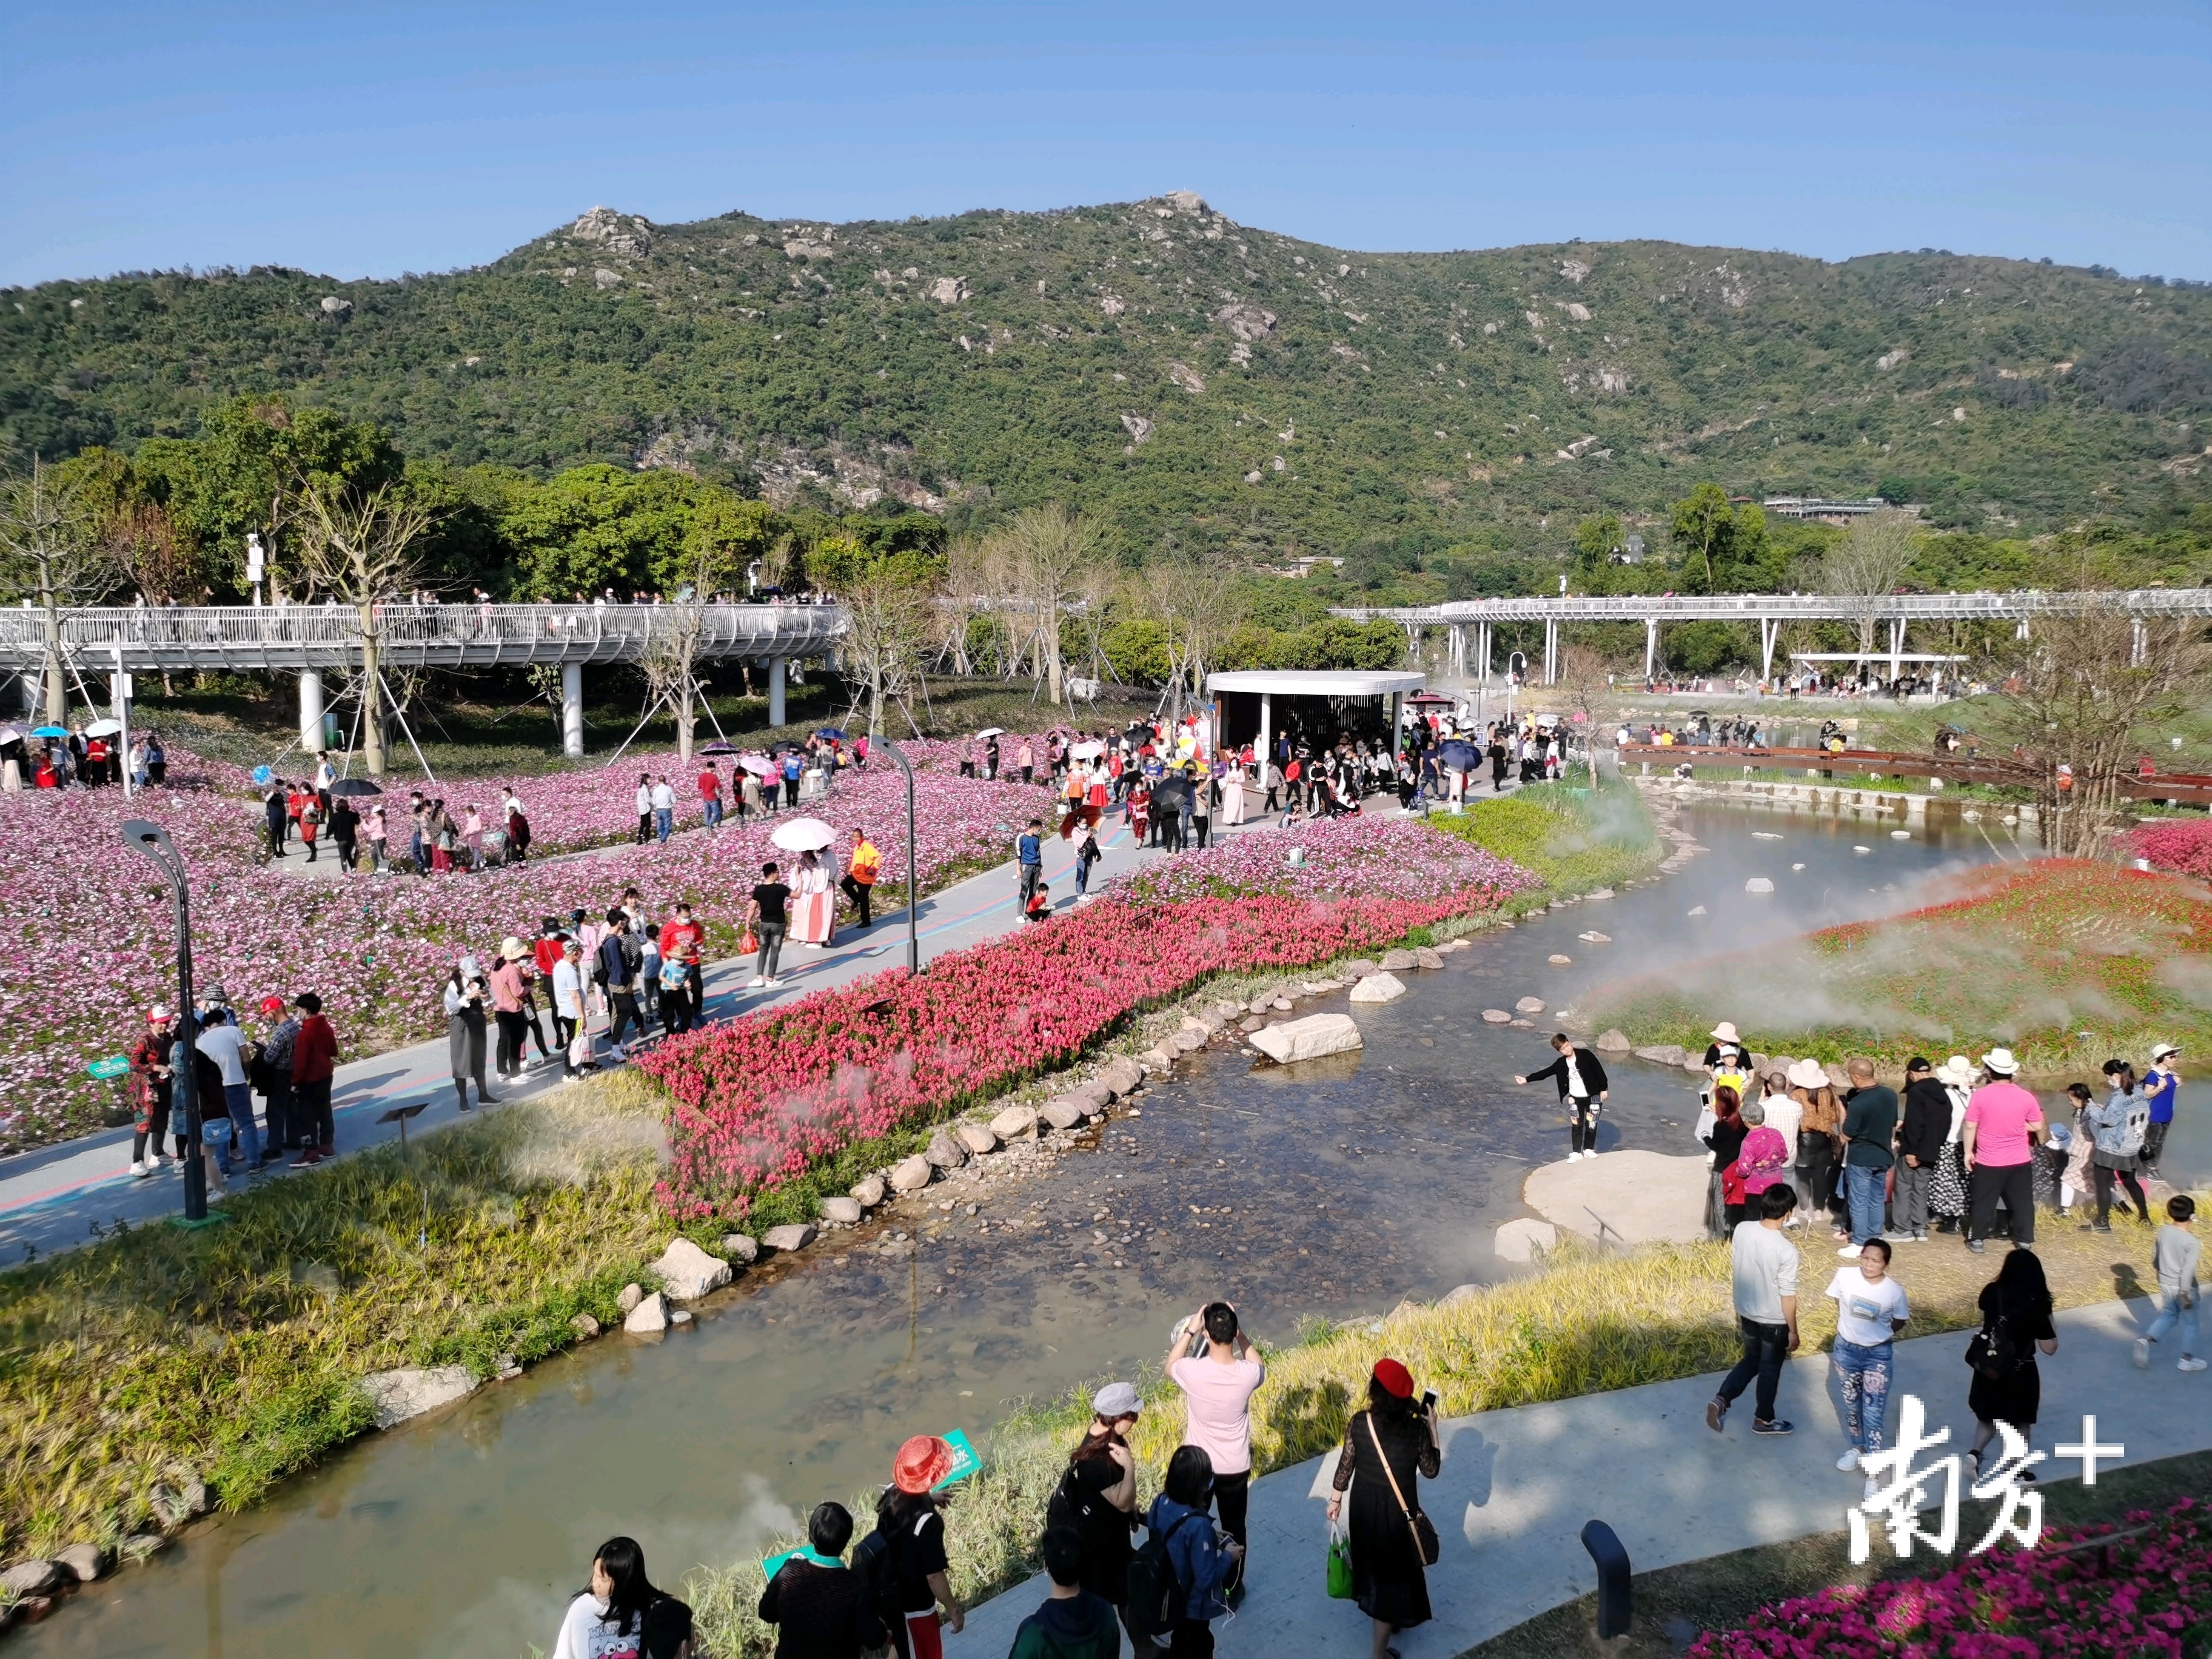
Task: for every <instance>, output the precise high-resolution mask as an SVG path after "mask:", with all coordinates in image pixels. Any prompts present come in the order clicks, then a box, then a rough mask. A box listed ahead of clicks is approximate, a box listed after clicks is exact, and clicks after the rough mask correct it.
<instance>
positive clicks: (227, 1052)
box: [197, 1003, 261, 1172]
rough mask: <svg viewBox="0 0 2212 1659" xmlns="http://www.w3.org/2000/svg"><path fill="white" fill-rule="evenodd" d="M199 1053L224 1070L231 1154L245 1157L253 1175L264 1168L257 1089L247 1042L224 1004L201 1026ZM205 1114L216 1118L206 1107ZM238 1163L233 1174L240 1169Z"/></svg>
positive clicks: (215, 1008)
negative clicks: (255, 1115)
mask: <svg viewBox="0 0 2212 1659" xmlns="http://www.w3.org/2000/svg"><path fill="white" fill-rule="evenodd" d="M197 1046H198V1048H199V1052H200V1053H202V1054H205V1055H206V1056H207V1057H208V1058H209V1059H210V1060H213V1061H214V1062H215V1063H216V1066H218V1067H220V1068H221V1070H222V1102H223V1106H224V1109H225V1110H226V1111H227V1112H228V1115H229V1117H230V1124H231V1137H230V1139H231V1151H232V1152H233V1154H234V1160H235V1158H243V1159H244V1160H245V1167H246V1170H248V1171H249V1172H251V1171H253V1170H258V1169H260V1167H261V1135H260V1132H259V1131H258V1130H257V1129H256V1128H255V1127H253V1090H252V1086H251V1082H250V1079H248V1078H247V1077H246V1039H245V1034H244V1033H243V1032H241V1031H240V1030H239V1029H238V1027H237V1025H236V1024H234V1023H233V1022H232V1020H231V1018H230V1010H229V1009H228V1008H226V1007H224V1006H222V1004H221V1003H216V1004H214V1005H213V1006H210V1008H209V1009H208V1010H207V1012H206V1014H205V1015H204V1018H202V1020H201V1023H200V1032H199V1038H198V1043H197ZM201 1115H202V1116H203V1117H207V1116H211V1115H212V1114H211V1113H209V1112H208V1111H207V1110H206V1109H205V1108H203V1109H202V1111H201ZM237 1168H238V1164H237V1163H236V1162H235V1161H234V1162H233V1163H232V1164H231V1166H230V1170H231V1171H232V1172H235V1170H237Z"/></svg>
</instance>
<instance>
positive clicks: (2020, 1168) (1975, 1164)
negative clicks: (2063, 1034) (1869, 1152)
mask: <svg viewBox="0 0 2212 1659" xmlns="http://www.w3.org/2000/svg"><path fill="white" fill-rule="evenodd" d="M2019 1069H2020V1063H2019V1062H2018V1061H2017V1060H2015V1059H2014V1058H2013V1057H2012V1050H2011V1049H2009V1048H1992V1049H1990V1051H1989V1053H1988V1054H1984V1055H1983V1056H1982V1073H1983V1075H1984V1076H1985V1077H1987V1078H1988V1079H1989V1081H1988V1082H1986V1083H1984V1085H1982V1086H1981V1087H1980V1088H1978V1089H1977V1090H1975V1091H1974V1093H1973V1097H1972V1099H1971V1100H1969V1101H1968V1102H1967V1103H1966V1130H1965V1133H1964V1136H1963V1138H1962V1139H1961V1141H1960V1162H1961V1163H1962V1164H1964V1166H1965V1169H1966V1180H1967V1183H1968V1188H1969V1200H1970V1204H1971V1207H1972V1213H1971V1214H1970V1216H1969V1217H1968V1219H1967V1222H1966V1248H1967V1249H1970V1250H1972V1251H1973V1252H1974V1254H1975V1255H1981V1254H1983V1253H1984V1251H1985V1250H1986V1249H1988V1248H1989V1247H1988V1246H1987V1245H1986V1244H1984V1243H1983V1241H1984V1239H1986V1238H1987V1237H1989V1234H1990V1228H1991V1227H1992V1226H1994V1225H1996V1213H1997V1206H1998V1204H2000V1203H2002V1204H2003V1206H2005V1212H2006V1215H2007V1217H2008V1220H2009V1224H2010V1231H2011V1234H2012V1242H2013V1243H2015V1244H2016V1245H2018V1246H2020V1247H2021V1249H2026V1248H2027V1246H2029V1245H2031V1244H2033V1243H2035V1170H2034V1167H2033V1158H2034V1156H2035V1146H2034V1139H2035V1138H2038V1137H2039V1136H2040V1135H2041V1133H2042V1130H2043V1108H2042V1106H2041V1105H2040V1104H2039V1103H2038V1102H2037V1100H2036V1098H2035V1097H2034V1096H2033V1095H2032V1094H2030V1093H2028V1091H2027V1090H2025V1089H2023V1088H2021V1086H2020V1085H2018V1084H2017V1083H2015V1082H2014V1081H2013V1080H2012V1079H2013V1073H2015V1072H2016V1071H2018V1070H2019Z"/></svg>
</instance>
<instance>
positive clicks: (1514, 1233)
mask: <svg viewBox="0 0 2212 1659" xmlns="http://www.w3.org/2000/svg"><path fill="white" fill-rule="evenodd" d="M1491 1249H1492V1250H1494V1251H1495V1252H1496V1253H1497V1255H1498V1260H1499V1261H1534V1260H1535V1259H1536V1258H1537V1257H1538V1256H1540V1255H1550V1254H1551V1253H1552V1252H1553V1250H1556V1249H1559V1229H1558V1228H1557V1227H1554V1226H1553V1225H1552V1224H1551V1223H1550V1222H1548V1221H1539V1220H1537V1219H1536V1218H1534V1216H1525V1215H1524V1216H1516V1218H1514V1219H1512V1220H1510V1221H1509V1222H1507V1223H1506V1224H1505V1225H1504V1226H1502V1227H1500V1228H1499V1229H1498V1232H1497V1235H1496V1236H1495V1237H1493V1238H1492V1241H1491Z"/></svg>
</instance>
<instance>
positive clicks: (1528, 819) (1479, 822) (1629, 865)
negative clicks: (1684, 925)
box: [1427, 780, 1663, 911]
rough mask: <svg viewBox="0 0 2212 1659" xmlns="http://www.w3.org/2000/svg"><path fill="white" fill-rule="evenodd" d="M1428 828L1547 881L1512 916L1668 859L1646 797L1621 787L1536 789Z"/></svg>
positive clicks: (1477, 804)
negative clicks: (1552, 899) (1466, 843)
mask: <svg viewBox="0 0 2212 1659" xmlns="http://www.w3.org/2000/svg"><path fill="white" fill-rule="evenodd" d="M1427 822H1428V824H1429V827H1430V828H1431V829H1441V830H1443V832H1444V833H1445V834H1446V835H1449V836H1458V837H1459V838H1460V839H1461V840H1462V841H1468V842H1474V844H1475V845H1476V846H1477V847H1480V848H1484V849H1485V850H1486V851H1488V852H1492V853H1495V854H1498V857H1500V858H1503V859H1510V860H1512V861H1513V862H1514V863H1516V864H1517V865H1519V866H1521V867H1522V869H1524V870H1533V871H1534V872H1535V873H1536V874H1537V875H1538V876H1540V877H1541V878H1542V879H1543V883H1544V885H1543V888H1542V890H1539V891H1536V892H1533V893H1519V894H1516V895H1514V896H1513V897H1511V898H1510V899H1509V900H1508V901H1507V902H1506V903H1505V904H1504V907H1503V908H1505V909H1507V910H1509V911H1519V910H1525V909H1528V908H1530V907H1532V906H1534V905H1537V904H1541V903H1543V902H1546V901H1547V899H1550V898H1554V897H1557V896H1559V895H1561V894H1563V893H1587V892H1589V891H1590V890H1593V889H1595V888H1599V887H1612V886H1616V885H1618V884H1620V883H1621V882H1624V881H1628V880H1631V879H1632V878H1636V877H1638V876H1643V875H1648V874H1649V873H1650V872H1651V871H1652V870H1654V869H1656V867H1657V866H1658V864H1659V861H1660V859H1661V858H1662V856H1663V849H1662V848H1661V846H1660V844H1659V836H1658V831H1657V829H1656V826H1655V825H1654V823H1652V819H1651V812H1650V808H1649V807H1648V806H1646V805H1644V796H1643V793H1642V792H1641V791H1640V790H1638V789H1637V788H1636V787H1635V786H1633V785H1632V784H1628V783H1624V782H1621V781H1619V780H1613V781H1607V782H1606V783H1604V784H1602V785H1601V786H1600V787H1598V788H1597V789H1596V790H1595V791H1592V790H1589V789H1584V788H1581V787H1575V786H1571V785H1568V784H1565V783H1543V784H1533V785H1530V786H1529V787H1526V788H1524V789H1522V791H1521V792H1520V793H1517V794H1514V795H1508V796H1505V797H1504V798H1502V799H1492V800H1477V801H1470V802H1469V803H1468V809H1467V811H1465V812H1464V813H1462V814H1459V815H1457V816H1455V815H1453V814H1452V813H1449V812H1439V811H1431V813H1430V814H1429V817H1428V820H1427Z"/></svg>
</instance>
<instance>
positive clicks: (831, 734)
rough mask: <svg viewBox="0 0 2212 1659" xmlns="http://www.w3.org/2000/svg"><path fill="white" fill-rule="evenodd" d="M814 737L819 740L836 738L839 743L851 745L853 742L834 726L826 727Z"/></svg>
mask: <svg viewBox="0 0 2212 1659" xmlns="http://www.w3.org/2000/svg"><path fill="white" fill-rule="evenodd" d="M814 735H815V736H816V737H817V738H836V740H837V741H838V742H839V743H850V742H851V741H852V739H851V738H848V737H847V736H846V735H845V734H844V733H843V732H840V731H839V730H838V729H837V728H836V726H823V728H822V729H821V730H820V731H818V732H816V733H815V734H814Z"/></svg>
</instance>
